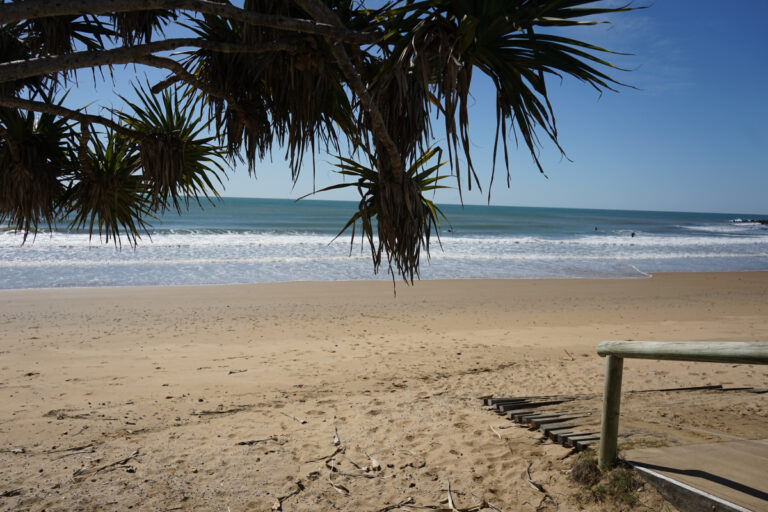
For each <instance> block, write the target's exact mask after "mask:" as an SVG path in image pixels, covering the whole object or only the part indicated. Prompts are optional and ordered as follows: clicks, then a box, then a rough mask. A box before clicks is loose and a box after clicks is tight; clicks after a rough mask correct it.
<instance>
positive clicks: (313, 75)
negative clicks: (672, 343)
mask: <svg viewBox="0 0 768 512" xmlns="http://www.w3.org/2000/svg"><path fill="white" fill-rule="evenodd" d="M371 3H372V4H374V3H375V4H376V5H375V6H366V5H365V4H364V3H363V2H359V1H354V0H242V1H241V2H230V1H229V0H68V1H66V2H62V1H58V0H22V1H12V2H10V3H8V2H2V3H0V222H2V223H7V224H10V225H11V226H12V227H14V228H16V229H18V230H20V231H21V232H23V233H24V235H25V238H26V235H27V234H29V233H36V232H37V231H38V229H40V228H42V227H46V226H47V227H50V226H51V225H52V224H53V223H54V222H57V221H58V222H65V223H69V224H70V225H71V226H73V227H79V228H85V229H87V230H89V231H90V233H91V234H92V235H93V234H95V233H98V234H99V237H100V238H105V239H106V240H107V241H109V240H110V239H111V240H114V241H115V243H119V240H120V239H121V238H120V237H121V236H125V237H126V238H127V239H128V240H129V241H130V242H131V243H135V242H136V238H137V237H138V236H140V235H141V233H142V232H144V231H145V230H146V227H147V223H148V222H149V221H150V220H151V218H152V216H153V215H155V214H157V213H158V212H163V211H165V210H169V209H170V210H176V211H178V212H179V213H181V212H182V211H184V209H186V208H187V207H188V205H189V202H190V200H192V201H200V200H204V199H205V198H207V197H212V196H216V195H217V192H216V190H217V186H219V185H220V183H221V177H222V175H223V173H224V172H225V169H226V168H227V167H231V166H233V165H235V164H237V163H238V162H243V163H244V164H245V165H246V166H247V169H248V172H254V171H255V170H256V168H257V166H258V165H259V162H260V161H261V160H262V159H264V158H265V157H268V156H269V155H270V154H271V152H272V150H273V149H276V148H279V149H280V150H284V151H285V154H286V160H287V161H288V166H289V168H290V170H291V174H292V177H293V178H294V179H296V178H297V177H298V175H299V173H300V172H301V170H302V168H303V167H304V164H305V162H304V156H305V155H311V156H312V159H313V165H314V155H315V153H316V152H317V151H324V152H327V153H329V154H335V155H339V159H338V161H339V169H340V173H341V174H342V175H344V176H345V178H346V179H350V178H351V180H352V181H351V182H344V183H341V184H340V185H339V187H342V186H354V187H355V188H357V190H358V191H359V192H360V196H361V200H360V203H359V210H358V211H357V212H355V213H353V215H352V217H351V219H350V222H349V223H348V224H347V225H346V226H344V228H343V229H342V231H343V230H344V229H346V228H349V227H351V228H352V230H353V237H354V233H355V231H354V229H355V226H356V225H357V224H358V222H359V224H360V230H361V233H362V236H363V238H364V240H366V241H367V243H368V244H369V245H370V248H371V254H372V255H373V264H374V270H378V269H379V266H380V265H381V264H382V263H385V264H386V267H387V268H388V269H389V270H390V271H391V272H393V275H394V273H399V274H400V275H402V276H403V278H405V279H407V280H410V281H412V280H413V278H414V276H415V275H416V276H417V275H418V270H419V263H420V255H421V251H422V250H425V251H427V254H428V251H429V242H430V236H431V234H432V233H434V230H433V228H434V227H436V225H437V221H438V216H439V215H440V213H439V210H438V209H437V208H436V207H435V205H434V204H433V203H432V202H431V201H430V200H429V199H428V198H427V195H426V193H427V191H429V190H433V189H435V188H438V187H439V186H440V185H438V182H439V180H440V178H442V177H444V176H445V174H444V175H443V176H439V175H438V174H437V173H438V169H439V168H440V165H439V162H436V161H435V159H434V158H433V157H435V156H437V157H439V155H440V154H442V153H443V152H445V154H447V161H448V163H449V168H450V174H451V175H452V176H454V177H455V179H456V183H457V187H458V189H459V191H460V192H461V191H462V190H463V189H464V188H468V189H471V188H472V187H473V186H480V181H479V178H478V175H477V173H476V172H475V168H474V166H473V163H472V156H471V152H470V122H469V110H470V102H471V96H470V91H471V85H472V81H473V80H472V79H473V77H474V76H476V75H477V74H478V73H480V74H484V75H486V76H487V77H488V78H490V81H491V82H492V84H493V86H494V88H495V92H496V119H495V123H496V141H495V144H494V149H493V161H494V169H493V172H492V176H491V182H492V181H493V175H494V174H495V162H496V160H497V158H496V157H497V152H498V150H499V149H501V152H502V153H503V155H504V162H505V167H506V174H507V183H509V176H510V169H509V157H508V155H509V146H510V144H513V143H516V142H517V141H519V140H522V142H523V143H524V145H525V148H526V149H527V150H528V151H529V152H530V154H531V156H532V158H533V161H534V163H535V164H536V166H538V168H539V170H541V171H542V172H543V169H542V167H541V164H540V162H539V158H538V151H539V146H540V139H539V137H540V136H541V135H542V134H543V136H544V137H545V138H546V139H550V140H551V141H552V142H553V143H554V145H555V147H557V148H558V149H559V148H560V146H559V143H558V133H557V128H556V123H555V116H554V112H553V109H552V106H551V105H550V102H549V99H548V94H547V87H546V80H547V79H548V78H551V77H557V78H558V79H562V78H564V77H571V78H575V79H577V80H579V81H582V82H584V83H586V84H588V85H591V86H592V87H594V88H596V89H597V90H599V91H603V90H606V89H609V90H613V88H614V87H615V86H617V85H619V82H617V81H616V80H615V79H614V78H612V77H611V76H610V75H609V74H608V72H610V71H611V70H612V69H616V68H615V67H614V66H613V65H612V64H610V63H609V62H608V61H606V60H605V57H604V56H605V55H607V54H610V53H611V52H609V51H608V50H605V49H603V48H600V47H597V46H594V45H592V44H589V43H586V42H583V41H580V40H577V39H573V38H571V37H568V36H566V35H565V34H572V33H573V30H572V29H571V28H570V27H575V26H582V25H594V24H596V23H600V22H602V21H603V20H602V18H603V17H605V15H609V14H612V13H616V12H622V11H628V10H630V9H631V8H630V7H627V6H623V7H607V6H605V5H604V4H603V3H600V2H597V3H596V2H593V1H587V0H482V1H475V0H425V1H413V0H409V1H386V2H371ZM563 29H569V30H568V32H563ZM171 35H173V37H171ZM120 65H131V66H134V69H137V70H138V69H140V67H143V66H146V67H149V68H157V69H160V70H163V71H164V72H165V73H166V74H165V76H164V78H162V79H160V80H158V81H157V82H156V83H138V84H135V85H134V88H135V92H136V94H135V97H136V98H137V99H132V100H130V101H129V100H128V99H125V98H123V100H124V103H125V105H126V106H125V107H124V108H123V109H121V110H120V111H118V110H115V109H107V108H102V109H101V110H100V111H98V113H94V110H93V109H92V108H91V109H87V108H86V106H84V105H72V104H71V101H68V100H67V99H66V91H67V90H68V89H69V88H71V87H72V86H73V84H74V83H75V82H74V80H75V79H76V78H77V73H78V71H79V70H86V71H89V70H90V71H94V77H96V76H98V74H99V72H101V73H103V72H104V70H107V71H110V70H111V69H112V68H113V67H115V66H120ZM81 82H83V80H80V81H79V82H78V84H81ZM81 86H85V85H83V84H81ZM105 112H106V114H105ZM438 120H439V121H438ZM436 121H437V122H441V124H442V127H443V129H444V132H445V141H444V144H445V146H446V147H445V149H444V150H438V149H437V147H436V146H435V144H434V140H433V139H434V134H433V133H434V132H433V127H432V124H433V123H434V122H436ZM345 155H346V156H345ZM361 160H364V162H365V163H360V161H361ZM488 187H489V188H490V184H489V185H488ZM329 188H335V187H329Z"/></svg>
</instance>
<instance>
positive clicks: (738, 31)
mask: <svg viewBox="0 0 768 512" xmlns="http://www.w3.org/2000/svg"><path fill="white" fill-rule="evenodd" d="M611 3H616V4H617V5H618V3H617V2H611ZM634 5H647V4H643V3H641V2H635V4H634ZM766 19H768V2H765V1H761V0H733V1H731V2H727V3H726V2H722V1H715V0H659V1H657V2H656V3H654V4H652V5H650V7H649V8H647V9H643V10H638V11H634V12H630V13H625V14H621V15H616V16H614V17H613V18H612V19H611V21H612V23H611V24H605V25H598V26H588V27H578V28H573V29H569V35H571V36H574V37H576V38H580V39H582V40H585V41H587V42H591V43H594V44H597V45H600V46H603V47H606V48H609V49H612V50H616V51H620V52H628V53H632V54H633V55H632V56H618V57H614V58H613V62H615V63H617V64H619V65H621V66H623V67H626V68H630V69H631V70H632V71H629V72H614V73H613V76H614V77H615V78H617V79H619V80H620V81H623V82H625V83H628V84H631V85H633V86H634V87H636V88H637V89H632V88H621V89H620V91H619V92H618V93H612V92H607V93H605V94H603V95H602V96H601V95H599V94H598V93H597V92H596V91H595V90H594V89H592V88H590V87H589V86H586V85H584V84H582V83H579V82H577V81H575V80H568V79H566V80H565V81H563V82H562V83H561V82H560V80H559V79H558V78H556V77H553V78H552V79H551V80H550V82H549V90H550V96H551V101H552V104H553V108H554V110H555V114H556V116H557V121H558V128H559V133H560V143H561V145H562V146H563V148H564V149H565V151H566V153H567V155H568V158H569V159H570V160H567V159H563V158H561V157H560V154H559V152H558V151H557V150H556V148H554V146H553V145H552V144H550V143H547V142H546V141H544V147H543V148H542V152H541V159H542V163H543V165H544V167H545V171H546V173H547V176H548V178H545V177H544V176H542V175H541V174H540V173H539V172H538V170H537V169H536V167H535V165H534V164H533V162H532V160H531V157H530V155H529V154H528V152H527V149H526V148H524V147H520V148H519V149H517V150H516V151H514V152H513V153H512V159H511V173H512V179H511V187H510V188H507V187H506V184H505V180H504V179H503V176H501V178H502V179H499V175H498V174H497V179H496V182H495V184H494V187H493V191H492V195H491V204H496V205H515V206H546V207H575V208H607V209H636V210H670V211H705V212H733V213H752V214H763V215H765V214H768V156H766V149H767V148H768V129H767V128H766V124H765V123H766V118H767V117H768V98H767V97H766V94H765V89H766V83H768V66H766V63H767V62H768V59H766V57H765V52H766V51H768V31H766V30H765V27H764V24H765V20H766ZM81 76H82V75H81ZM475 80H476V82H477V83H475V84H474V86H473V95H474V99H475V103H474V104H473V106H472V109H471V113H470V115H471V119H470V121H471V133H470V135H471V139H472V144H473V159H474V163H475V167H476V169H477V171H478V173H479V175H480V180H481V183H482V184H483V191H482V192H480V191H478V190H474V189H473V191H471V192H468V191H465V194H464V200H465V203H468V204H486V202H487V186H488V180H489V178H490V168H491V156H492V149H493V136H494V128H495V115H494V92H493V89H492V88H491V87H490V84H489V83H487V82H486V81H484V80H482V78H481V75H480V74H479V73H477V74H475ZM81 85H82V87H81V89H80V90H79V91H78V93H77V95H76V97H88V96H87V94H93V96H90V97H89V101H93V100H97V101H99V103H101V102H103V101H106V102H114V103H115V104H117V103H119V100H118V99H117V98H115V97H114V96H111V93H112V91H111V90H109V89H110V88H111V87H112V86H111V84H110V86H109V87H104V86H102V87H99V91H98V92H96V93H94V92H93V90H92V89H91V92H90V93H88V89H90V88H91V85H92V82H91V81H90V80H89V79H85V80H83V81H82V82H81ZM115 89H116V90H117V91H118V92H121V91H125V83H124V82H123V81H122V80H119V83H118V84H117V85H116V86H115ZM101 104H103V103H101ZM438 135H439V134H438ZM437 142H438V143H441V142H443V141H440V140H438V141H437ZM443 146H444V144H443ZM512 147H513V148H514V143H513V144H512ZM332 160H333V159H332V157H330V156H329V155H324V154H320V155H318V156H317V175H316V178H317V184H318V187H322V186H325V185H328V184H331V183H334V182H336V181H338V177H337V176H335V175H334V173H333V172H332V165H331V162H332ZM499 163H500V164H501V161H500V162H499ZM305 166H306V169H305V171H304V172H303V174H302V176H301V177H300V179H299V181H298V183H297V184H296V185H295V187H294V186H293V184H292V182H291V179H290V171H289V169H288V165H287V163H286V162H285V161H284V159H283V153H282V152H281V151H280V150H276V151H275V152H274V154H273V157H272V161H271V162H270V161H267V162H264V163H263V164H262V165H260V166H259V167H258V169H257V175H256V177H255V178H253V177H249V176H248V173H247V172H246V170H245V168H238V169H235V170H234V171H232V172H230V173H229V180H228V181H227V182H226V183H225V187H224V189H223V190H222V195H224V196H236V197H284V198H297V197H299V196H301V195H304V194H306V193H308V192H311V190H312V170H311V167H310V164H309V162H308V160H307V163H306V164H305ZM498 172H499V168H498V167H497V173H498ZM501 172H502V174H503V168H502V169H501ZM316 197H317V198H318V199H349V200H356V199H357V197H356V193H355V192H354V191H352V190H349V191H345V192H334V193H324V194H320V195H318V196H316ZM435 199H436V201H437V202H438V203H457V202H458V201H459V198H458V193H457V191H456V190H447V191H440V192H439V193H438V194H437V196H436V197H435Z"/></svg>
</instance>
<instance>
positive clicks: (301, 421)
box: [280, 411, 307, 425]
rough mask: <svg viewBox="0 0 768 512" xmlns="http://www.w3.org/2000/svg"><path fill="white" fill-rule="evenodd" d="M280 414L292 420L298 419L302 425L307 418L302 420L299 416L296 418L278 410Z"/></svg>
mask: <svg viewBox="0 0 768 512" xmlns="http://www.w3.org/2000/svg"><path fill="white" fill-rule="evenodd" d="M280 414H282V415H283V416H286V417H288V418H291V419H292V420H295V421H298V422H299V423H301V424H302V425H304V424H305V423H306V422H307V420H302V419H301V418H297V417H296V416H291V415H290V414H286V413H284V412H282V411H280Z"/></svg>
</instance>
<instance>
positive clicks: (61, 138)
mask: <svg viewBox="0 0 768 512" xmlns="http://www.w3.org/2000/svg"><path fill="white" fill-rule="evenodd" d="M62 99H63V98H62ZM46 101H49V102H52V103H54V100H53V99H52V98H46ZM58 103H60V101H59V102H58ZM73 140H74V139H73V133H72V128H71V126H70V123H69V122H68V121H67V120H66V119H63V118H61V117H57V116H53V115H51V114H41V115H39V116H36V115H35V114H34V113H32V112H22V111H19V110H16V109H8V108H0V223H6V222H7V223H8V224H9V225H10V226H12V227H13V228H14V229H16V230H18V231H21V232H22V233H23V234H24V240H26V239H27V235H28V234H29V233H33V234H36V233H37V231H38V228H39V225H40V224H41V223H43V224H46V225H47V226H48V228H49V229H50V228H51V227H52V226H53V224H54V221H55V220H56V217H57V213H58V205H59V201H60V200H61V197H62V194H63V193H64V189H65V187H64V184H63V183H62V181H64V180H65V179H66V178H67V176H68V175H69V173H71V171H72V169H73V168H74V166H75V163H74V162H73V161H72V160H71V159H70V154H71V152H70V148H71V147H72V144H73Z"/></svg>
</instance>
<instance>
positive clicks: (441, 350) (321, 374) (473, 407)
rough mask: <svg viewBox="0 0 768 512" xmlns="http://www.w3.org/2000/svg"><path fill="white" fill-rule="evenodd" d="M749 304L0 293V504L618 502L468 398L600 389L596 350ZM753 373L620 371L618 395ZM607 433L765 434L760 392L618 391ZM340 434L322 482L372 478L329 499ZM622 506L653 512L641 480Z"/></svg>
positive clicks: (102, 290)
mask: <svg viewBox="0 0 768 512" xmlns="http://www.w3.org/2000/svg"><path fill="white" fill-rule="evenodd" d="M767 297H768V272H764V271H761V272H746V273H745V272H722V273H685V272H676V273H665V274H657V275H655V276H654V277H653V278H650V279H642V278H641V279H615V278H614V279H509V280H476V279H466V280H445V281H439V280H434V281H432V280H425V281H420V282H417V283H416V284H415V286H413V287H410V286H407V287H406V286H403V285H400V286H397V296H394V294H393V288H392V282H391V281H386V280H382V281H346V282H288V283H261V284H249V285H209V286H178V287H170V286H159V287H114V288H107V287H93V288H57V289H32V290H2V291H0V322H2V324H3V326H4V329H3V330H1V331H0V368H1V369H2V370H3V371H2V372H0V393H3V400H2V401H0V493H3V492H5V491H13V490H16V489H18V490H20V493H19V494H18V495H13V496H8V497H2V498H0V509H3V510H5V509H10V510H17V509H20V510H26V509H33V510H40V509H46V510H51V511H56V510H61V511H63V510H73V509H81V510H86V511H90V510H93V511H96V510H106V509H120V510H125V509H127V508H128V507H133V508H135V509H142V510H144V509H146V510H150V509H151V510H165V509H175V508H177V507H182V508H183V509H189V510H211V509H225V508H227V507H229V508H230V509H231V510H232V511H242V510H269V509H270V508H271V507H272V505H273V503H274V502H275V499H276V498H277V497H280V496H285V495H287V494H289V493H291V492H293V491H294V490H296V489H297V482H300V483H301V486H302V487H303V490H302V491H301V492H300V493H298V494H297V495H295V496H294V497H292V498H290V501H286V502H285V503H284V504H283V507H284V509H285V510H293V511H310V510H327V509H336V510H349V511H352V510H380V509H383V508H386V507H387V506H390V505H392V504H397V503H399V502H401V501H402V500H403V499H404V497H405V496H411V497H413V499H414V501H415V503H416V504H417V505H423V506H431V505H437V504H439V503H440V502H441V500H443V499H444V498H445V489H446V486H447V484H448V483H449V482H450V485H451V487H452V489H453V490H454V491H457V493H456V494H455V496H454V498H455V499H456V500H457V502H458V504H457V507H459V508H463V507H470V506H471V505H472V504H474V503H476V501H473V500H474V499H475V498H476V499H477V502H479V501H480V500H483V499H484V500H486V501H488V502H490V503H493V504H494V505H496V506H499V507H500V508H501V509H503V510H523V509H525V508H526V507H528V506H527V505H526V504H525V503H526V502H527V503H534V504H535V503H538V502H539V501H540V500H541V496H540V494H539V493H538V492H537V491H535V490H533V489H531V487H530V485H529V484H528V482H527V480H526V479H525V478H524V477H522V478H521V475H525V474H526V471H527V470H529V471H530V473H531V475H532V478H533V479H534V480H535V481H537V482H543V483H544V485H546V488H547V490H548V491H549V492H550V493H553V496H556V497H557V500H558V502H560V503H561V507H560V508H561V510H576V509H579V508H580V507H582V508H583V509H584V510H587V511H599V512H608V511H612V510H616V509H617V506H616V504H615V503H611V502H604V503H598V502H593V501H587V502H582V501H579V500H581V499H582V498H579V492H581V491H583V489H581V490H580V488H579V487H578V485H576V484H574V483H573V482H571V481H570V479H569V478H568V475H567V472H568V470H569V469H570V467H571V464H572V462H573V460H574V459H575V458H574V457H567V455H568V450H567V449H566V448H563V447H562V446H559V445H555V444H552V443H541V442H540V441H539V436H538V435H536V434H535V433H533V432H530V431H528V430H527V429H521V428H510V427H509V425H508V424H507V422H506V420H504V419H503V418H500V417H498V416H495V415H494V414H492V413H490V412H488V411H487V410H485V409H484V408H483V407H482V406H481V405H480V401H479V399H478V397H480V396H483V395H489V394H490V395H495V396H500V395H504V396H532V395H575V394H585V393H586V394H593V395H594V394H600V393H601V392H602V385H603V374H604V360H603V359H602V358H600V357H599V356H597V354H596V352H595V349H596V347H597V344H598V343H599V342H600V341H603V340H609V339H630V340H669V341H683V340H702V341H715V340H734V341H750V340H768V324H766V322H765V318H768V300H766V298H767ZM767 381H768V368H766V367H757V366H751V365H717V364H714V363H685V362H670V361H664V362H656V361H645V360H633V361H628V362H627V364H626V365H625V369H624V380H623V387H624V390H626V391H629V390H642V389H661V388H671V387H683V386H702V385H710V384H723V385H727V386H729V387H734V386H736V387H738V386H751V387H765V382H767ZM665 424H666V425H665ZM669 425H672V426H669ZM489 426H491V427H494V428H495V429H496V432H498V433H499V436H497V435H496V434H494V432H493V431H492V430H491V429H490V428H489ZM620 428H621V429H622V432H624V433H625V434H627V435H631V437H626V438H622V439H624V441H623V442H624V443H627V442H630V443H634V445H635V446H643V443H648V444H647V445H651V446H652V445H654V444H653V443H656V445H658V443H664V444H692V443H704V442H714V441H717V440H719V439H720V440H722V439H728V438H729V437H739V438H747V439H757V438H764V437H765V432H766V431H768V394H752V393H746V392H743V393H707V392H705V391H701V392H691V393H688V394H686V395H685V397H681V396H680V395H679V394H678V395H675V394H674V393H663V394H634V395H626V399H623V403H622V423H621V427H620ZM336 432H338V436H339V438H340V439H341V443H342V446H343V447H344V448H345V452H344V453H343V454H339V455H338V456H337V458H336V459H335V462H336V463H338V464H337V465H336V466H335V467H337V468H338V469H339V470H340V471H341V472H342V473H348V474H357V473H360V472H361V470H360V469H359V468H356V467H355V466H354V465H353V462H354V463H355V464H358V465H360V466H361V467H362V466H363V465H364V464H367V461H368V460H369V459H368V456H371V457H374V458H375V459H376V460H377V461H378V462H379V463H380V464H381V466H382V470H381V471H378V472H375V473H373V474H372V475H373V476H375V478H372V479H371V478H353V477H346V476H344V475H342V474H335V473H334V475H333V476H332V478H333V480H332V481H333V483H334V484H336V485H341V486H344V488H345V489H347V490H348V491H349V492H348V493H345V492H342V491H339V490H338V489H335V488H334V487H332V486H331V485H330V484H329V481H328V480H329V478H328V473H329V471H328V468H327V466H326V465H325V463H324V459H323V458H322V456H323V455H327V454H330V453H333V452H334V450H335V449H336V448H337V446H336V445H334V443H333V438H334V435H335V433H336ZM251 441H253V442H252V443H251V444H248V443H250V442H251ZM240 443H246V444H240ZM75 448H79V449H77V450H75ZM62 450H72V451H62ZM134 453H137V455H136V456H135V457H134V458H132V459H130V460H129V461H128V462H126V463H125V464H123V465H119V466H110V467H108V468H107V469H104V470H98V469H99V468H101V467H102V466H107V465H109V464H110V463H112V462H114V461H121V460H123V459H125V457H127V456H129V455H131V454H134ZM62 455H64V456H63V457H62ZM318 457H320V458H319V459H318ZM97 470H98V471H97ZM366 474H368V473H366ZM473 496H474V497H475V498H473ZM639 499H640V501H641V502H642V503H644V504H646V505H648V506H649V507H652V508H654V509H657V510H661V509H663V506H664V502H663V500H661V498H660V497H659V496H658V495H656V494H655V493H654V491H652V490H651V489H650V488H649V487H647V486H646V487H645V488H643V490H642V491H641V492H640V493H639Z"/></svg>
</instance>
